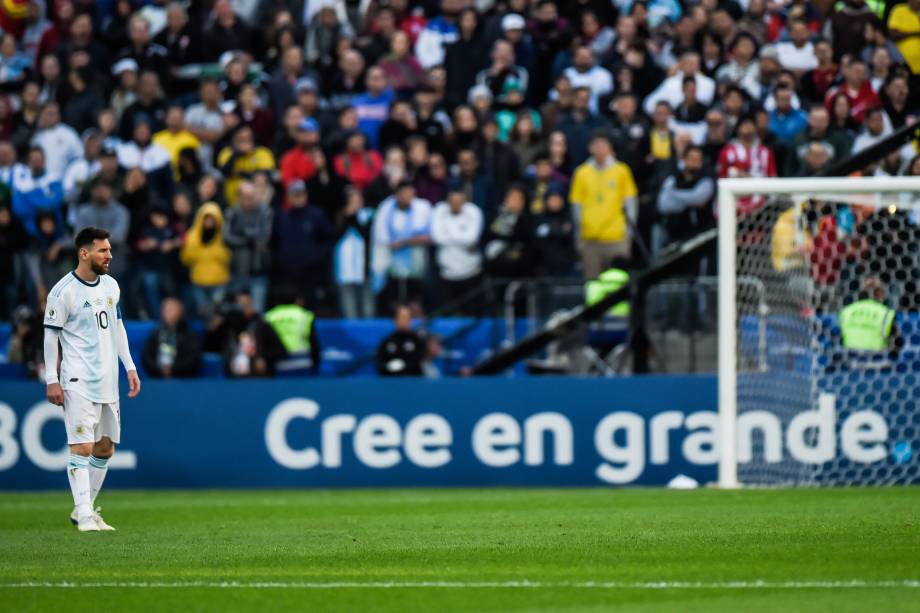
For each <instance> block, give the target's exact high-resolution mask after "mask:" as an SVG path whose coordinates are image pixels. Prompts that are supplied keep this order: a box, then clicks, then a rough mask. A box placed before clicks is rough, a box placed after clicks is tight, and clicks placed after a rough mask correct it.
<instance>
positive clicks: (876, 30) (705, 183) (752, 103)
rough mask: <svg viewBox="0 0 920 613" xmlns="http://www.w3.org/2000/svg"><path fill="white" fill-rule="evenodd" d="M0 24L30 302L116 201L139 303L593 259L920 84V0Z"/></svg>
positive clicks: (19, 5)
mask: <svg viewBox="0 0 920 613" xmlns="http://www.w3.org/2000/svg"><path fill="white" fill-rule="evenodd" d="M0 28H2V34H0V247H2V249H0V272H2V278H3V283H2V286H0V287H2V291H0V318H2V319H4V320H9V319H10V317H11V315H12V313H13V310H14V308H15V307H16V305H29V306H30V307H32V308H33V309H38V308H40V307H41V305H42V302H43V298H44V296H45V295H46V293H47V291H48V289H49V288H50V287H51V286H52V285H53V284H54V283H55V282H56V281H57V279H59V278H60V277H61V276H62V275H63V274H66V272H67V271H68V270H69V269H71V268H72V266H73V261H74V249H73V246H72V241H71V238H72V236H73V234H74V232H75V231H76V230H77V229H79V228H81V227H83V226H89V225H92V226H98V227H102V228H105V229H107V230H109V231H110V232H111V233H112V239H111V242H112V243H113V247H114V252H115V259H114V261H113V264H112V274H114V275H115V276H116V277H117V278H118V279H119V281H120V283H121V286H122V296H123V308H124V311H125V312H126V315H127V316H128V317H134V318H157V317H158V316H159V314H160V311H161V303H163V301H164V299H166V298H177V299H178V300H179V303H178V304H177V303H175V302H170V303H169V304H170V305H171V306H169V307H168V309H169V310H172V312H171V314H169V315H168V316H169V317H173V318H175V317H176V314H175V312H174V310H175V309H177V308H179V307H180V306H182V305H184V306H185V309H186V311H187V312H188V314H189V316H190V317H192V318H196V319H197V318H204V319H205V321H208V320H209V319H211V318H213V317H219V316H220V313H221V312H222V311H223V310H226V308H227V305H228V304H233V301H234V298H233V297H234V296H236V295H237V294H238V293H240V292H245V293H244V294H243V295H244V296H245V300H246V301H247V306H246V309H243V311H247V312H251V313H254V314H258V313H264V312H265V311H266V310H267V309H268V308H269V307H271V306H272V305H273V304H276V303H277V302H278V301H279V300H281V298H279V295H280V293H286V294H288V295H290V296H298V297H299V298H301V299H302V300H303V301H304V302H305V304H306V305H307V306H308V307H309V308H310V309H311V310H312V312H315V313H316V314H318V315H320V316H343V317H366V316H371V315H375V314H376V315H390V314H392V313H393V312H394V305H395V304H396V303H397V302H403V303H405V302H408V303H410V304H413V305H415V308H416V312H419V311H420V310H425V311H429V312H430V311H431V310H433V309H434V308H436V307H437V306H439V305H444V304H446V303H448V302H450V301H451V300H452V299H456V298H460V297H462V296H464V295H467V294H469V292H471V291H474V290H475V289H476V288H477V287H479V286H480V284H481V282H482V280H483V279H487V278H509V277H525V278H526V277H535V276H540V275H542V276H547V277H571V278H574V279H579V278H584V279H591V278H594V277H596V276H597V275H598V274H599V273H601V272H602V271H604V270H605V269H607V268H608V267H610V266H611V264H612V263H614V262H621V263H622V262H624V261H625V262H628V265H629V266H632V267H639V266H642V265H645V264H646V263H647V258H648V257H649V254H651V256H652V257H654V255H655V254H656V253H658V252H659V251H660V250H661V249H662V248H664V247H665V246H666V245H667V244H669V243H670V242H672V241H675V240H680V239H683V238H686V237H688V236H691V235H693V234H694V233H695V232H698V231H699V230H700V229H701V228H705V227H706V226H707V225H708V224H711V223H712V222H713V219H714V209H713V206H714V201H715V191H716V183H715V180H716V179H717V178H718V177H745V176H752V177H772V176H812V175H815V174H816V173H819V172H821V171H822V169H824V168H826V167H827V166H828V165H829V164H833V163H834V162H837V161H840V160H842V159H844V158H846V157H847V156H848V155H850V154H851V153H853V152H855V151H859V150H862V149H865V148H867V147H870V146H872V145H873V144H874V143H876V142H878V141H879V140H881V139H883V138H885V137H886V136H887V135H889V134H890V133H892V131H894V130H896V129H898V128H900V127H902V126H904V125H905V124H907V123H909V122H912V121H914V119H915V115H916V114H918V109H920V0H909V1H908V2H905V3H900V4H895V3H893V2H886V1H885V0H871V1H870V2H869V3H867V2H866V1H865V0H842V1H840V2H836V3H833V2H831V1H829V0H823V1H819V0H814V2H811V1H809V0H776V1H773V0H700V1H699V2H695V1H692V0H688V1H680V0H567V1H564V2H563V1H558V2H556V1H550V0H504V1H501V0H428V1H410V0H213V1H207V0H204V1H200V2H190V3H184V2H167V1H166V0H114V1H112V0H110V1H107V2H102V1H95V0H53V1H49V2H47V3H46V2H43V1H37V0H33V1H24V0H10V1H9V2H4V3H3V6H2V7H0ZM874 172H875V173H877V174H889V175H892V174H913V175H917V174H920V162H918V159H917V158H916V151H915V150H914V149H913V148H912V146H911V145H907V146H905V147H904V148H902V149H901V150H898V151H896V152H894V153H892V154H890V155H889V156H888V157H886V158H885V160H884V162H883V163H881V164H878V165H877V168H876V169H874ZM757 203H758V201H757V199H756V198H752V199H750V200H749V201H747V204H746V205H747V206H757ZM640 243H641V246H642V247H643V248H641V249H638V248H636V246H637V245H639V244H640ZM254 330H255V331H254V332H252V333H253V334H255V335H258V333H259V332H258V329H254ZM270 361H271V360H268V362H270ZM259 367H260V368H266V366H265V364H261V366H259ZM175 368H177V369H179V368H180V366H179V365H178V364H177V365H176V366H175Z"/></svg>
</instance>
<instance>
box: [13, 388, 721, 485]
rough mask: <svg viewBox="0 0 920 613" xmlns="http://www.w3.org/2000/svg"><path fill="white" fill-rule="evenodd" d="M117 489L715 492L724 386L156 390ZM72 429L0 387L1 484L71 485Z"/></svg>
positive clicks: (132, 422)
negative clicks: (670, 484)
mask: <svg viewBox="0 0 920 613" xmlns="http://www.w3.org/2000/svg"><path fill="white" fill-rule="evenodd" d="M121 414H122V419H123V424H122V440H121V445H120V446H119V450H118V453H117V454H116V456H115V459H114V460H113V462H112V463H111V464H110V467H111V469H112V470H110V471H109V476H108V478H107V480H106V486H107V487H138V488H155V487H340V486H341V487H350V486H442V485H443V486H483V485H556V486H567V485H572V486H574V485H624V484H646V485H649V484H663V483H666V482H667V481H668V480H670V479H671V478H673V477H674V476H675V475H677V474H681V473H682V474H686V475H688V476H691V477H693V478H695V479H697V480H699V481H701V482H708V481H713V480H714V479H715V476H716V468H715V465H716V462H717V459H718V449H717V438H718V419H717V414H716V379H715V377H714V376H649V377H624V378H619V379H573V378H540V379H537V378H528V379H475V380H440V381H428V380H382V379H367V380H363V379H350V380H315V379H314V380H302V381H299V380H292V379H287V380H276V381H246V382H235V381H189V382H172V383H169V382H160V381H149V380H148V381H146V382H145V385H144V389H143V392H142V393H141V395H140V397H138V398H136V399H133V400H129V399H128V398H127V397H126V395H124V393H123V396H122V406H121ZM66 463H67V448H66V445H65V432H64V422H63V418H62V411H61V409H60V408H59V407H56V406H52V405H50V404H48V403H47V402H45V401H44V387H43V386H41V385H40V384H37V383H27V382H10V381H4V382H2V383H0V489H3V490H22V489H53V488H61V487H64V488H66V483H67V482H66V477H65V474H64V467H65V465H66Z"/></svg>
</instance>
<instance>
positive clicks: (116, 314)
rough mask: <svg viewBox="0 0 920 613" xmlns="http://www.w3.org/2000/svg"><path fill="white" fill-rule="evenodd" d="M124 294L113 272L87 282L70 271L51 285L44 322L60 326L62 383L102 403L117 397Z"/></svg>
mask: <svg viewBox="0 0 920 613" xmlns="http://www.w3.org/2000/svg"><path fill="white" fill-rule="evenodd" d="M120 297H121V290H120V289H119V287H118V282H117V281H115V279H113V278H112V277H110V276H108V275H99V277H98V278H97V279H96V282H95V283H87V282H86V281H84V280H83V279H81V278H80V277H78V276H77V275H76V273H74V272H71V273H69V274H68V275H67V276H65V277H64V278H62V279H61V280H60V281H58V282H57V284H56V285H55V286H54V287H53V288H52V289H51V292H49V294H48V304H47V306H46V307H45V322H44V323H45V327H46V328H52V329H54V330H59V331H60V340H61V355H62V361H61V387H62V388H63V389H65V390H70V391H74V392H76V393H78V394H80V395H81V396H83V397H85V398H86V399H87V400H90V401H92V402H97V403H101V404H108V403H114V402H118V341H117V339H118V320H119V319H120V318H121V307H120V306H119V304H118V300H119V298H120ZM55 366H56V365H55V364H47V365H46V368H47V369H49V370H52V369H54V368H55Z"/></svg>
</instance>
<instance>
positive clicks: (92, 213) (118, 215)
mask: <svg viewBox="0 0 920 613" xmlns="http://www.w3.org/2000/svg"><path fill="white" fill-rule="evenodd" d="M90 198H91V199H90V201H89V202H87V203H84V204H81V205H80V206H79V207H77V216H76V221H75V223H74V227H75V228H88V227H93V228H102V229H103V230H107V231H108V232H109V233H110V236H109V242H111V243H112V253H113V258H112V264H111V269H112V275H113V276H117V275H118V274H119V272H122V271H124V270H125V268H126V266H127V262H128V253H129V251H128V250H127V246H128V228H129V226H130V224H131V214H130V213H129V212H128V209H127V208H126V207H125V205H123V204H122V203H120V202H117V201H116V200H115V199H114V187H113V185H112V184H111V183H109V182H108V181H104V180H95V181H93V183H92V185H91V187H90ZM115 255H120V256H121V257H114V256H115Z"/></svg>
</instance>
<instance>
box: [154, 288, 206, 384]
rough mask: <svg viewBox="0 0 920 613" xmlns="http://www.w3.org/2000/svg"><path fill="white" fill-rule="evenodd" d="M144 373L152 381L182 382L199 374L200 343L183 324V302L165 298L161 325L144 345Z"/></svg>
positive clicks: (184, 323)
mask: <svg viewBox="0 0 920 613" xmlns="http://www.w3.org/2000/svg"><path fill="white" fill-rule="evenodd" d="M141 359H142V362H143V364H144V370H146V371H147V374H149V375H150V376H151V377H154V378H158V379H159V378H163V379H174V378H176V379H181V378H186V377H195V376H197V375H198V371H199V370H201V342H200V341H199V340H198V335H197V334H195V333H194V332H193V331H192V330H191V328H189V325H188V323H187V322H186V321H185V309H184V307H183V306H182V301H181V300H178V299H176V298H166V299H165V300H163V303H162V306H161V308H160V325H159V327H158V328H157V329H156V330H154V331H153V332H151V333H150V336H148V337H147V340H146V341H145V342H144V350H143V354H142V358H141Z"/></svg>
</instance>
